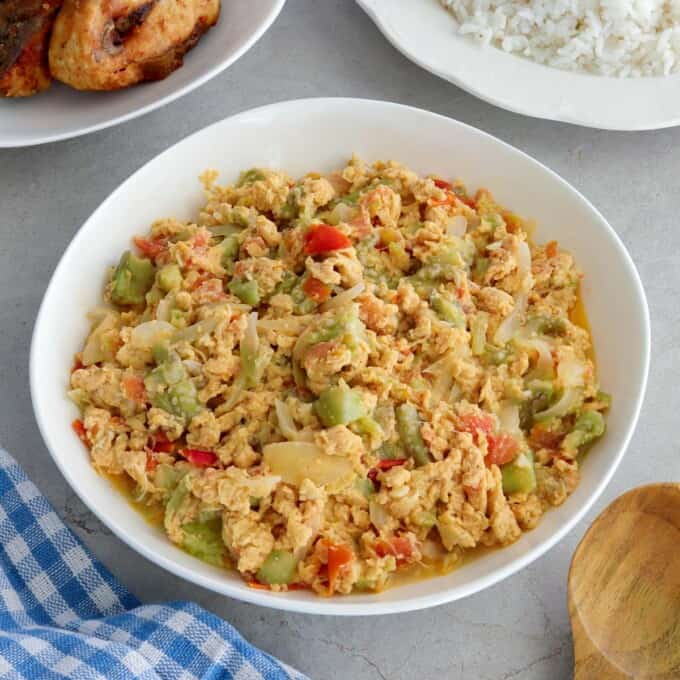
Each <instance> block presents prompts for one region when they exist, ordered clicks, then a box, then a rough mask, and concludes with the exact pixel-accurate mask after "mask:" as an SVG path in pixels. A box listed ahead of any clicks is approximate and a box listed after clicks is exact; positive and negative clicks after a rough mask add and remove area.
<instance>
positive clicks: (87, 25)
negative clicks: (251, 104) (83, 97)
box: [49, 0, 220, 90]
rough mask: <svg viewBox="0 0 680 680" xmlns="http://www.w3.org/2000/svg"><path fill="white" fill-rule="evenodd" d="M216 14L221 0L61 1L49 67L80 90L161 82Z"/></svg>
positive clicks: (59, 77) (117, 87) (192, 45)
mask: <svg viewBox="0 0 680 680" xmlns="http://www.w3.org/2000/svg"><path fill="white" fill-rule="evenodd" d="M219 12H220V0H65V2H64V5H63V7H62V10H61V12H60V13H59V16H58V17H57V20H56V22H55V25H54V30H53V34H52V40H51V43H50V51H49V64H50V71H51V72H52V75H53V76H54V77H55V78H56V79H58V80H61V81H62V82H64V83H66V84H68V85H70V86H71V87H74V88H76V89H79V90H117V89H120V88H123V87H128V86H129V85H134V84H135V83H139V82H143V81H146V80H161V79H163V78H165V77H166V76H167V75H168V74H170V73H172V71H174V70H175V69H178V68H179V67H180V66H181V65H182V60H183V57H184V55H185V54H186V53H187V52H188V51H189V50H190V49H191V48H192V47H194V46H195V45H196V43H197V42H198V41H199V39H200V37H201V36H202V35H203V33H205V32H206V31H207V30H208V29H209V28H210V27H211V26H213V25H214V24H215V23H216V22H217V19H218V17H219Z"/></svg>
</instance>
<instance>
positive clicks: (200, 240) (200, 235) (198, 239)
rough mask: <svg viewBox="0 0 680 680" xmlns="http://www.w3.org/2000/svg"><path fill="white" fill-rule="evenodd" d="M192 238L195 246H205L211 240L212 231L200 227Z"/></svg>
mask: <svg viewBox="0 0 680 680" xmlns="http://www.w3.org/2000/svg"><path fill="white" fill-rule="evenodd" d="M191 240H192V243H193V245H194V248H205V246H207V245H208V243H209V241H210V233H208V232H207V231H206V230H205V229H200V230H199V231H197V232H196V233H195V234H194V237H193V238H192V239H191Z"/></svg>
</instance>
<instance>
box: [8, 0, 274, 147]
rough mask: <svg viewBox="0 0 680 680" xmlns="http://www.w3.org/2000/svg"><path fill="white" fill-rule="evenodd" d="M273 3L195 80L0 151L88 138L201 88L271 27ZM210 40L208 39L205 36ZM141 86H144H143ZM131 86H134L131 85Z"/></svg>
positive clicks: (9, 142) (247, 49)
mask: <svg viewBox="0 0 680 680" xmlns="http://www.w3.org/2000/svg"><path fill="white" fill-rule="evenodd" d="M269 1H270V2H271V3H272V4H271V7H270V9H269V10H268V11H267V12H266V14H265V16H264V18H263V20H262V22H261V23H260V25H259V26H258V27H257V30H255V31H253V33H252V34H251V35H250V36H249V37H248V39H247V40H245V42H244V43H243V44H242V45H241V46H240V47H239V48H238V49H236V50H234V51H233V52H231V53H230V54H229V55H227V56H226V57H224V58H223V59H219V60H217V61H216V62H215V63H214V65H213V66H212V67H211V68H209V69H207V70H206V71H205V72H204V73H202V74H201V75H199V76H197V77H196V78H194V79H193V80H192V81H191V82H188V83H186V84H185V85H183V86H181V87H178V88H176V89H175V90H173V91H172V92H169V93H168V94H166V95H163V96H162V97H159V98H158V99H154V100H153V101H151V102H149V103H148V104H144V105H142V106H139V107H134V108H132V109H131V110H130V111H128V112H127V113H123V114H121V115H119V116H114V117H113V118H107V119H105V120H100V121H98V122H96V123H92V124H90V125H85V126H83V127H80V128H74V129H72V130H67V131H63V132H46V133H44V134H42V135H36V137H35V138H32V139H30V140H29V141H25V140H22V139H18V140H16V141H13V140H11V139H3V138H1V137H0V149H22V148H28V147H31V146H40V145H42V144H48V143H51V142H61V141H65V140H67V139H73V138H75V137H82V136H85V135H89V134H90V133H92V132H98V131H100V130H106V129H107V128H110V127H115V126H116V125H121V124H123V123H127V122H128V121H130V120H133V119H135V118H140V117H141V116H145V115H146V114H147V113H151V112H152V111H155V110H156V109H160V108H162V107H163V106H166V105H167V104H170V103H171V102H174V101H175V100H177V99H179V98H180V97H183V96H184V95H186V94H189V93H190V92H193V91H194V90H196V89H198V88H199V87H201V85H204V84H205V83H207V82H208V81H209V80H212V79H213V78H214V77H215V76H217V75H219V74H220V73H221V72H222V71H225V70H226V69H228V68H229V67H230V66H231V65H232V64H234V63H235V62H236V61H238V60H239V59H240V58H241V57H242V56H243V55H244V54H245V53H246V52H248V51H249V50H250V49H251V48H252V47H253V45H255V43H256V42H258V40H259V39H260V38H261V37H262V36H263V35H264V34H265V33H266V32H267V31H268V30H269V29H270V28H271V26H272V24H273V23H274V22H275V21H276V19H277V18H278V16H279V14H280V13H281V10H282V9H283V7H284V5H285V4H286V0H269ZM207 37H208V38H210V37H211V36H209V35H208V36H207ZM170 76H172V74H170ZM142 86H143V83H142ZM133 87H134V86H133Z"/></svg>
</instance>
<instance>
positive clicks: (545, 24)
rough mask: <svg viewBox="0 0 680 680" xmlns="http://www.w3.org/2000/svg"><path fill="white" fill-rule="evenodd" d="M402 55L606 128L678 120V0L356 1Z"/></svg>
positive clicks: (491, 92) (532, 106)
mask: <svg viewBox="0 0 680 680" xmlns="http://www.w3.org/2000/svg"><path fill="white" fill-rule="evenodd" d="M357 2H358V3H359V5H361V6H362V7H363V9H364V10H365V11H366V12H367V13H368V14H369V16H370V17H371V18H372V19H373V20H374V21H375V23H376V24H377V26H378V27H379V28H380V30H381V31H382V32H383V34H384V35H385V37H386V38H387V39H388V40H389V41H390V42H391V43H392V44H393V45H394V46H395V47H396V48H397V49H398V50H399V51H400V52H402V53H403V54H404V55H405V56H406V57H408V58H409V59H411V60H412V61H413V62H415V63H416V64H418V65H419V66H421V67H422V68H424V69H426V70H428V71H430V72H431V73H433V74H435V75H437V76H439V77H441V78H443V79H445V80H448V81H450V82H452V83H454V84H455V85H457V86H459V87H461V88H463V89H464V90H467V91H468V92H470V93H471V94H474V95H475V96H477V97H480V98H481V99H484V100H485V101H488V102H489V103H491V104H494V105H496V106H500V107H502V108H505V109H508V110H510V111H514V112H516V113H521V114H524V115H529V116H534V117H536V118H546V119H550V120H559V121H565V122H568V123H574V124H577V125H585V126H588V127H595V128H602V129H608V130H652V129H659V128H664V127H671V126H674V125H677V124H678V123H680V90H679V88H678V82H679V79H680V2H678V1H677V0H645V1H644V2H642V1H640V0H555V1H550V2H548V1H547V0H357Z"/></svg>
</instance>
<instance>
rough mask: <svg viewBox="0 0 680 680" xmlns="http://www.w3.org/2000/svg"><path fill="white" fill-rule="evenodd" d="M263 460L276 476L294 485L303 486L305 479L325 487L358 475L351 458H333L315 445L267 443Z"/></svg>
mask: <svg viewBox="0 0 680 680" xmlns="http://www.w3.org/2000/svg"><path fill="white" fill-rule="evenodd" d="M262 459H263V460H264V462H265V463H266V465H267V466H268V467H269V469H270V470H271V471H272V472H273V473H274V474H275V475H280V476H281V479H282V480H283V481H284V482H285V483H286V484H292V485H294V486H300V484H302V482H303V481H304V480H305V479H309V480H311V481H312V482H314V483H315V484H316V485H318V486H323V485H324V484H332V483H334V482H338V481H340V480H343V479H345V478H348V479H349V478H351V476H352V475H353V474H354V469H353V467H352V463H350V461H349V460H348V459H347V458H343V457H342V456H329V455H328V454H326V453H324V452H323V451H322V450H321V449H320V448H319V447H318V446H317V445H316V444H313V443H311V442H279V443H276V444H267V445H266V446H263V447H262Z"/></svg>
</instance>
